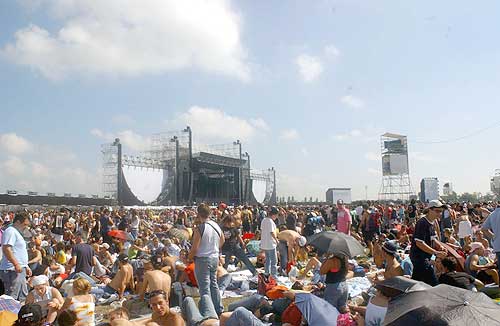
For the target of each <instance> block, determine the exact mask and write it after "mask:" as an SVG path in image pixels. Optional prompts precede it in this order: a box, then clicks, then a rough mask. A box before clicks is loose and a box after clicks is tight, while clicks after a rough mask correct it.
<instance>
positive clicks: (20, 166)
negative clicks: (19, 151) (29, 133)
mask: <svg viewBox="0 0 500 326" xmlns="http://www.w3.org/2000/svg"><path fill="white" fill-rule="evenodd" d="M2 167H3V170H4V171H5V172H6V173H7V174H8V175H11V176H20V175H22V174H23V173H24V171H25V170H26V164H25V163H24V161H23V160H21V159H20V158H19V157H17V156H9V157H8V158H7V160H6V161H5V162H3V163H2Z"/></svg>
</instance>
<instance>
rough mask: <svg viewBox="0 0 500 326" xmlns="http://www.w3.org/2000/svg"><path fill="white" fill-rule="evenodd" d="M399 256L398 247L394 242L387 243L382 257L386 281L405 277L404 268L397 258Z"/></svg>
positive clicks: (383, 247)
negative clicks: (395, 277)
mask: <svg viewBox="0 0 500 326" xmlns="http://www.w3.org/2000/svg"><path fill="white" fill-rule="evenodd" d="M397 254H398V252H397V246H396V244H395V243H394V242H393V241H386V242H385V243H384V244H383V245H382V255H383V256H384V262H385V271H384V279H386V280H387V279H389V278H392V277H394V276H403V275H404V271H403V268H402V267H401V265H400V264H399V261H398V260H397V258H396V255H397Z"/></svg>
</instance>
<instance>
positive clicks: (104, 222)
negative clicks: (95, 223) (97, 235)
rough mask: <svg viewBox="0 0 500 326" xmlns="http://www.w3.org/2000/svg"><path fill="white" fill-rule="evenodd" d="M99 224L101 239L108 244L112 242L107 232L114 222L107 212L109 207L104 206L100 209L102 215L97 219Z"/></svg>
mask: <svg viewBox="0 0 500 326" xmlns="http://www.w3.org/2000/svg"><path fill="white" fill-rule="evenodd" d="M99 224H100V232H101V237H102V239H103V241H104V242H105V243H107V244H109V245H111V244H112V239H111V237H110V236H109V234H108V232H109V231H111V227H112V226H113V225H114V224H115V223H114V222H113V219H112V218H111V216H110V214H109V209H107V208H105V209H104V210H103V211H102V216H101V219H100V220H99Z"/></svg>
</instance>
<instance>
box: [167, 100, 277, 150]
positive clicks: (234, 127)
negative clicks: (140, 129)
mask: <svg viewBox="0 0 500 326" xmlns="http://www.w3.org/2000/svg"><path fill="white" fill-rule="evenodd" d="M167 123H168V124H175V125H176V126H177V127H178V126H179V125H180V126H186V125H187V126H190V127H191V128H192V129H193V138H196V141H197V142H201V141H202V142H204V143H207V142H210V141H235V140H237V139H239V140H241V141H249V140H251V139H253V138H254V137H255V136H257V135H258V134H259V133H261V132H266V131H267V130H269V126H268V125H267V123H266V122H265V121H264V120H263V119H261V118H256V119H249V120H246V119H243V118H240V117H237V116H233V115H230V114H228V113H226V112H224V111H222V110H220V109H216V108H205V107H200V106H192V107H191V108H189V109H188V110H187V111H186V112H184V113H181V114H180V115H179V116H177V118H176V119H175V120H174V121H173V123H172V122H167Z"/></svg>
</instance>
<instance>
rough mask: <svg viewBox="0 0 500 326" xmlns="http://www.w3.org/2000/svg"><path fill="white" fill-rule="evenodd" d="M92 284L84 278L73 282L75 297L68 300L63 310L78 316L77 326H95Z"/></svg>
mask: <svg viewBox="0 0 500 326" xmlns="http://www.w3.org/2000/svg"><path fill="white" fill-rule="evenodd" d="M90 289H91V286H90V283H89V281H87V280H86V279H84V278H79V279H76V280H75V281H74V282H73V293H74V296H72V297H68V298H66V301H64V305H63V307H62V310H66V309H68V310H70V311H73V312H74V313H75V314H76V318H77V322H76V326H95V318H94V311H95V298H94V296H93V295H92V294H90Z"/></svg>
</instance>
